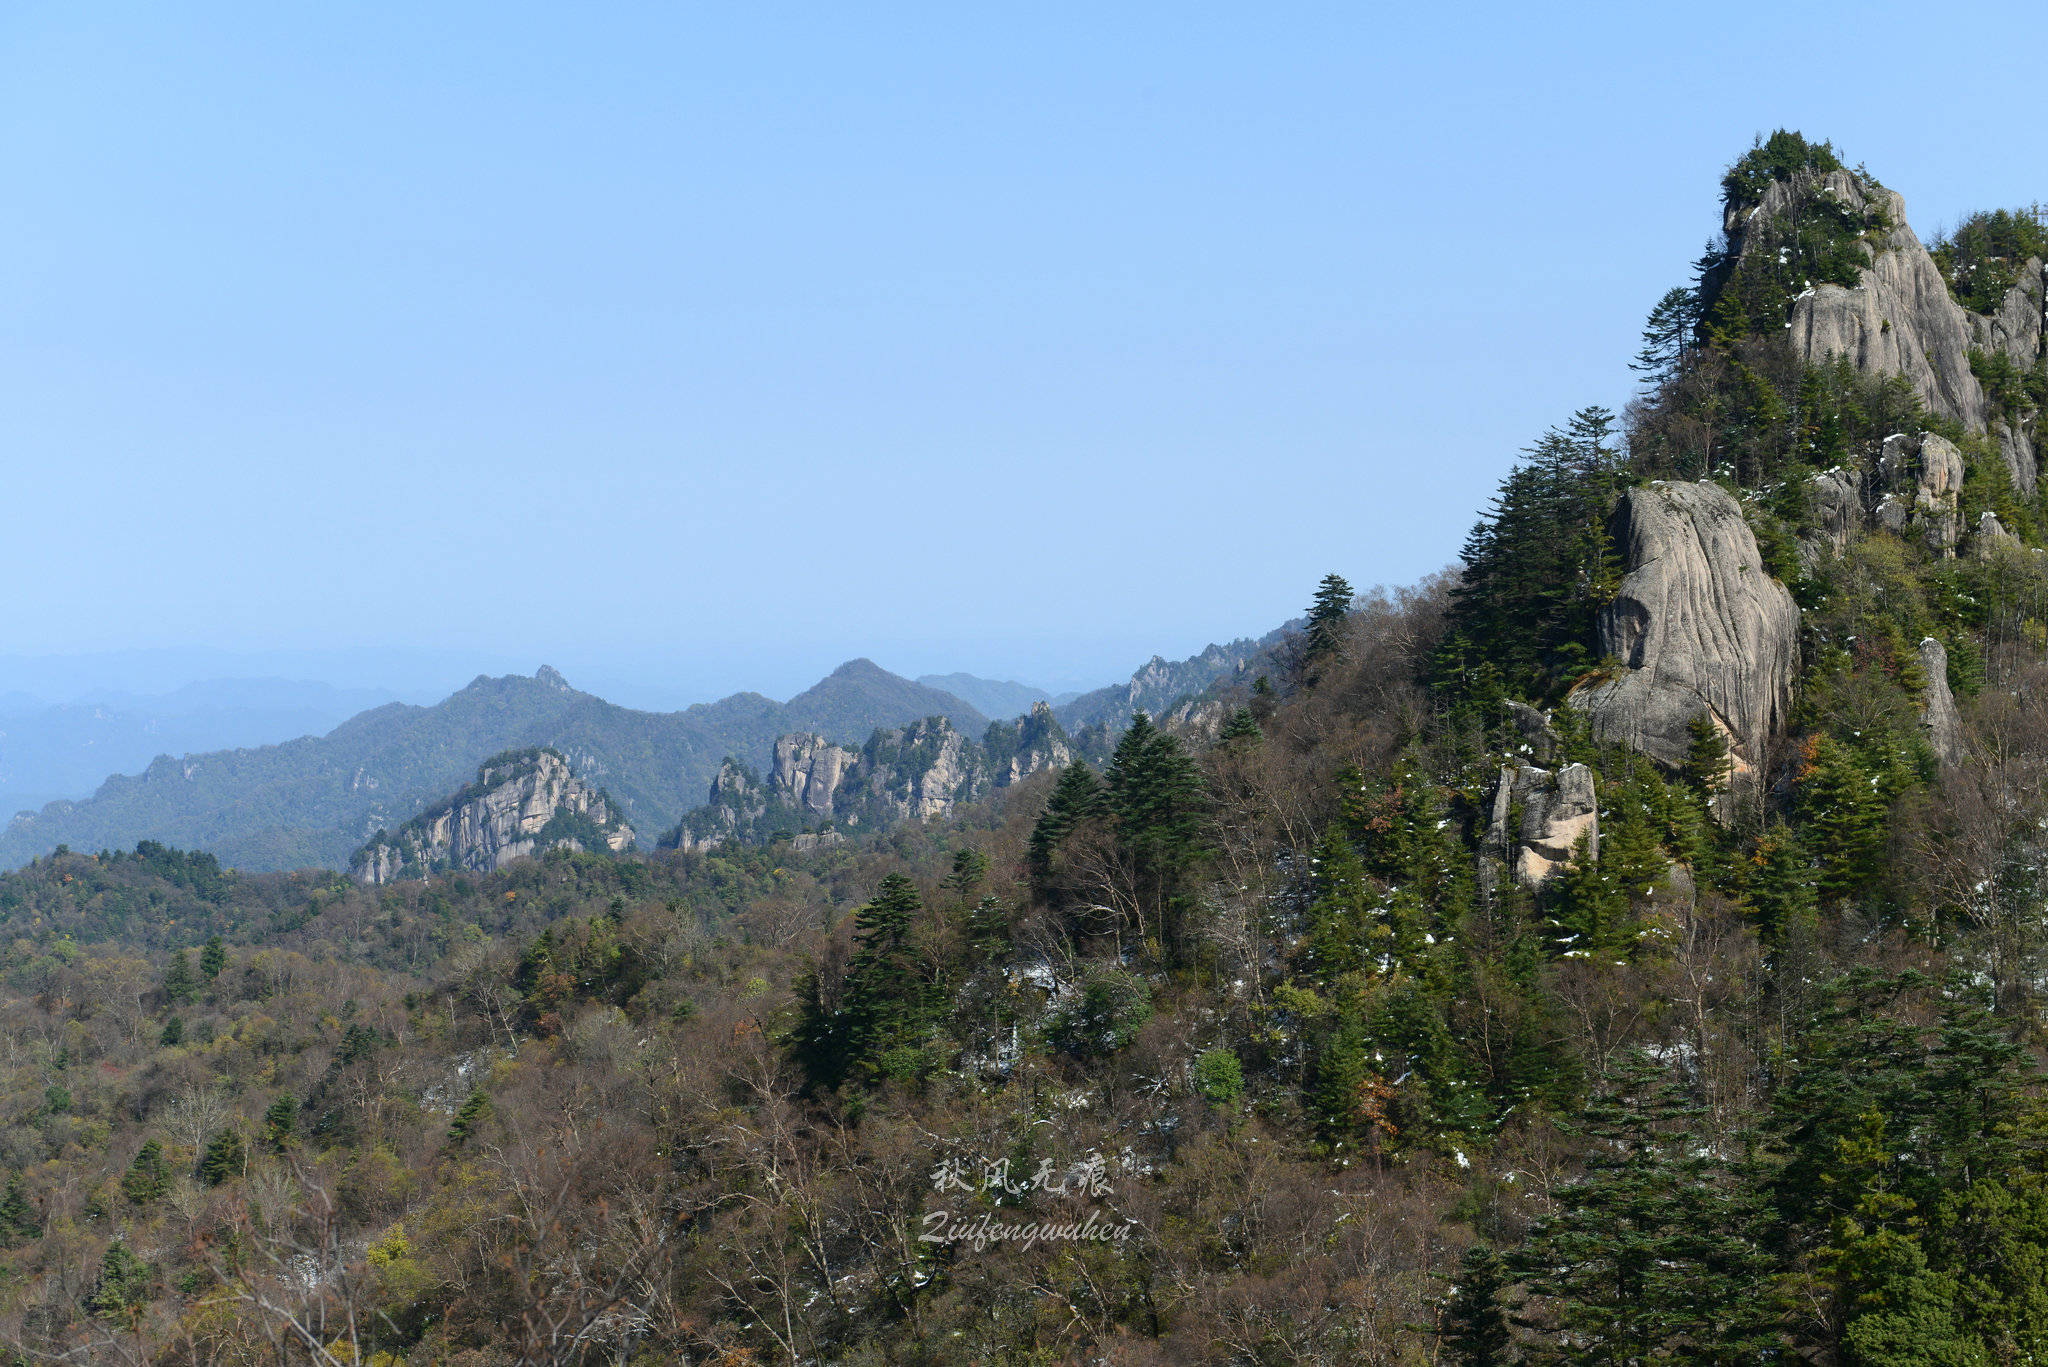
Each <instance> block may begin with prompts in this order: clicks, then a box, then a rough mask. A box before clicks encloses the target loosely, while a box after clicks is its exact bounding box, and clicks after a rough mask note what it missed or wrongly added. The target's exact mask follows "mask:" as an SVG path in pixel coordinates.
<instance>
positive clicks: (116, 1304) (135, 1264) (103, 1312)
mask: <svg viewBox="0 0 2048 1367" xmlns="http://www.w3.org/2000/svg"><path fill="white" fill-rule="evenodd" d="M149 1280H150V1271H149V1264H148V1263H145V1262H143V1261H142V1259H140V1258H138V1257H136V1256H135V1251H134V1250H133V1249H131V1248H129V1247H128V1245H127V1243H126V1242H125V1241H124V1240H121V1239H116V1240H114V1242H113V1243H111V1244H108V1245H107V1251H106V1255H105V1256H104V1257H102V1258H101V1259H100V1270H99V1274H98V1275H97V1276H95V1277H94V1278H93V1283H92V1292H91V1294H89V1295H88V1296H87V1297H86V1301H85V1304H86V1308H87V1309H88V1310H90V1311H92V1313H93V1314H94V1315H96V1316H98V1317H99V1318H101V1319H105V1320H125V1319H128V1318H129V1317H130V1316H131V1315H133V1313H134V1312H135V1311H136V1310H138V1309H140V1308H141V1307H142V1306H143V1305H144V1304H145V1303H147V1302H148V1300H149Z"/></svg>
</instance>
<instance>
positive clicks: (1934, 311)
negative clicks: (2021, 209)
mask: <svg viewBox="0 0 2048 1367" xmlns="http://www.w3.org/2000/svg"><path fill="white" fill-rule="evenodd" d="M1821 200H1825V201H1828V202H1831V203H1833V204H1836V205H1839V206H1842V207H1844V208H1846V209H1847V210H1849V211H1850V213H1851V214H1852V215H1854V216H1857V217H1861V218H1863V219H1864V220H1865V221H1874V220H1873V215H1875V214H1882V215H1883V217H1884V219H1885V221H1887V222H1888V223H1889V224H1890V227H1889V228H1888V229H1887V230H1885V231H1884V232H1883V233H1882V234H1881V235H1880V236H1878V237H1877V238H1876V240H1875V241H1865V242H1864V243H1862V244H1861V245H1862V248H1863V251H1864V253H1865V255H1866V257H1867V258H1868V264H1867V265H1866V266H1865V267H1864V268H1863V270H1862V272H1861V275H1860V277H1859V279H1858V281H1857V283H1856V285H1855V286H1854V287H1851V288H1844V287H1842V286H1840V285H1830V284H1822V285H1815V286H1813V287H1811V288H1810V289H1808V290H1806V291H1805V292H1804V293H1802V294H1801V295H1800V296H1799V298H1798V299H1797V300H1796V301H1795V302H1794V303H1793V305H1792V314H1791V320H1790V325H1789V326H1788V327H1787V329H1786V336H1787V337H1788V338H1789V339H1790V340H1791V343H1792V346H1793V349H1794V350H1795V351H1796V352H1798V354H1799V355H1800V357H1801V359H1803V360H1806V361H1809V362H1812V361H1823V360H1831V359H1833V358H1835V357H1838V356H1840V357H1846V358H1848V360H1849V362H1850V364H1852V365H1854V366H1855V367H1856V368H1857V369H1858V370H1861V371H1863V372H1864V373H1866V374H1871V375H1903V376H1905V377H1906V379H1907V380H1908V381H1909V382H1910V383H1911V384H1912V386H1913V390H1914V392H1915V393H1917V394H1918V395H1919V396H1920V398H1921V399H1922V401H1923V402H1925V403H1926V404H1927V406H1928V408H1930V409H1931V410H1933V411H1934V412H1936V413H1939V414H1942V415H1943V416H1946V417H1949V418H1953V419H1955V420H1956V421H1957V422H1960V423H1962V424H1963V426H1964V427H1966V428H1967V429H1969V430H1970V431H1972V432H1986V431H1990V430H1991V429H1992V427H1993V426H1994V425H2001V426H2002V425H2003V424H1997V423H1996V414H1995V413H1994V411H1993V410H1994V405H1993V404H1992V403H1991V402H1990V400H1989V398H1988V397H1987V396H1986V395H1985V393H1984V388H1983V386H1982V385H1981V384H1979V383H1978V381H1977V377H1976V376H1975V375H1974V374H1972V373H1971V370H1970V350H1971V349H1972V348H1973V347H1974V348H1978V349H1981V350H1986V351H2004V352H2005V353H2006V354H2007V355H2009V356H2011V357H2012V359H2013V360H2014V361H2016V362H2018V363H2019V364H2020V365H2022V366H2032V365H2033V364H2034V361H2035V358H2036V357H2038V356H2040V355H2041V354H2042V302H2043V300H2042V294H2043V278H2042V270H2041V263H2040V262H2039V261H2033V260H2030V261H2028V262H2027V263H2026V264H2025V265H2024V266H2023V267H2022V268H2021V269H2020V272H2019V279H2018V281H2017V283H2015V284H2014V285H2013V287H2012V288H2011V289H2009V290H2007V291H2006V293H2005V296H2004V298H2003V299H2001V300H2000V301H1999V305H1998V307H1997V308H1995V309H1993V310H1992V311H1991V312H1990V313H1988V314H1976V313H1971V312H1970V311H1969V310H1968V309H1965V308H1964V307H1963V306H1962V305H1961V304H1958V303H1957V302H1956V301H1955V299H1954V297H1953V296H1951V295H1950V294H1949V292H1948V287H1947V284H1946V282H1945V281H1943V279H1942V277H1941V270H1940V268H1939V267H1937V266H1936V265H1935V264H1934V258H1933V257H1932V256H1930V255H1929V254H1928V252H1927V249H1926V248H1925V247H1924V246H1923V245H1921V242H1920V239H1919V238H1918V237H1916V236H1915V235H1914V233H1913V230H1912V228H1911V227H1910V226H1908V225H1907V222H1906V202H1905V200H1904V199H1903V198H1901V197H1900V196H1899V195H1898V194H1897V193H1895V192H1893V191H1891V190H1886V189H1882V188H1880V187H1877V186H1872V185H1865V184H1864V183H1863V182H1862V181H1860V180H1858V179H1857V178H1856V177H1855V176H1854V175H1853V174H1851V173H1850V172H1848V171H1831V172H1828V173H1826V174H1825V175H1823V174H1820V173H1818V172H1814V171H1802V172H1800V173H1799V174H1798V175H1796V176H1794V177H1792V179H1790V180H1788V181H1777V182H1774V183H1773V184H1772V185H1771V186H1770V188H1769V189H1768V190H1766V191H1765V193H1764V196H1763V200H1762V202H1761V203H1759V204H1758V205H1757V206H1756V207H1755V208H1754V209H1738V208H1736V207H1734V206H1731V207H1730V209H1729V217H1728V220H1727V224H1726V226H1727V228H1728V230H1729V236H1730V241H1731V245H1733V246H1734V247H1735V249H1736V250H1737V251H1738V252H1739V251H1743V250H1746V249H1747V248H1748V245H1749V244H1748V242H1747V241H1746V239H1747V238H1748V237H1749V235H1750V234H1749V227H1750V225H1751V224H1753V223H1758V222H1768V221H1770V220H1772V219H1773V218H1775V217H1776V216H1778V215H1780V214H1783V213H1785V212H1787V211H1788V210H1792V209H1794V208H1796V207H1797V206H1799V205H1802V204H1805V203H1809V202H1813V201H1821ZM1760 240H1761V239H1760ZM1999 450H2000V453H2001V455H2003V457H2004V459H2005V463H2006V466H2007V468H2008V469H2009V470H2010V471H2011V473H2012V477H2013V483H2014V485H2015V487H2017V488H2018V489H2020V490H2021V491H2022V492H2023V493H2025V494H2027V495H2028V496H2031V495H2032V494H2033V491H2034V488H2035V485H2036V482H2037V477H2038V468H2037V463H2036V456H2035V442H2034V432H2033V431H2032V430H2031V423H2029V424H2026V425H2022V426H2015V427H2012V428H2009V429H2008V430H2006V431H2004V432H2002V433H2001V434H2000V435H1999Z"/></svg>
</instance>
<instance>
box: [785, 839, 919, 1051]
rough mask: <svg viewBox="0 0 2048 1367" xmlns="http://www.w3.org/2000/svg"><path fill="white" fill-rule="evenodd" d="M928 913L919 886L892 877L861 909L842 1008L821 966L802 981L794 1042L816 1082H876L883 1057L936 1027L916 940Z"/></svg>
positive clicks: (912, 1045) (897, 874) (911, 1045)
mask: <svg viewBox="0 0 2048 1367" xmlns="http://www.w3.org/2000/svg"><path fill="white" fill-rule="evenodd" d="M923 913H924V901H923V899H922V898H921V897H919V896H918V892H917V885H916V884H915V883H913V882H911V881H910V880H909V879H908V878H906V877H904V876H903V875H902V874H900V873H892V874H889V875H888V876H887V877H885V878H883V879H882V882H881V884H880V886H879V887H877V888H876V890H875V896H874V897H873V899H871V900H870V901H869V902H868V903H867V904H866V905H865V906H863V907H861V908H860V910H859V911H857V912H855V913H854V942H855V949H854V952H853V957H852V959H851V960H850V961H849V962H848V964H847V969H846V979H845V983H844V986H843V988H842V989H841V991H840V994H839V1001H838V1004H837V1006H836V1007H831V1006H828V1005H827V999H826V995H825V990H824V984H823V982H822V981H821V980H820V979H819V977H818V975H817V972H816V971H815V970H813V971H812V972H811V973H810V974H809V975H807V977H806V978H805V979H804V980H803V981H802V982H801V983H800V984H799V991H798V1012H799V1019H798V1022H797V1026H796V1029H795V1031H794V1033H793V1035H792V1041H791V1042H792V1045H793V1049H794V1053H795V1056H796V1058H797V1061H798V1062H799V1064H801V1066H802V1067H803V1068H804V1071H805V1072H806V1074H807V1075H808V1076H809V1077H810V1079H811V1081H812V1083H813V1084H814V1085H818V1086H824V1087H836V1086H838V1085H839V1084H840V1083H842V1082H845V1081H848V1080H854V1081H872V1080H874V1079H875V1078H876V1077H878V1076H879V1075H880V1073H881V1072H882V1071H883V1066H884V1055H886V1054H888V1053H889V1052H890V1051H891V1050H893V1049H903V1048H911V1047H914V1046H915V1044H916V1043H917V1042H918V1040H919V1039H920V1038H921V1037H922V1035H923V1034H924V1032H925V1030H926V1029H927V1028H928V1027H929V1025H930V1023H931V1018H932V1011H933V1007H934V1001H933V992H932V985H931V983H929V982H928V981H927V980H926V977H925V974H924V971H923V966H922V964H921V963H920V961H919V958H918V955H917V953H916V948H915V945H914V943H913V940H914V934H915V930H916V927H917V924H918V921H919V919H920V918H921V917H922V915H923Z"/></svg>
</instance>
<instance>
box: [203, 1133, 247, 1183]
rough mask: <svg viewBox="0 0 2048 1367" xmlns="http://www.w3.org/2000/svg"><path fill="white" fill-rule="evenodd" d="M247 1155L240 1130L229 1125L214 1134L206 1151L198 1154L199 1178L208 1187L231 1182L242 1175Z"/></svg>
mask: <svg viewBox="0 0 2048 1367" xmlns="http://www.w3.org/2000/svg"><path fill="white" fill-rule="evenodd" d="M248 1156H249V1151H248V1146H247V1145H246V1144H244V1143H243V1142H242V1131H241V1130H240V1129H239V1128H238V1127H237V1126H234V1125H230V1126H228V1127H227V1128H226V1129H224V1130H222V1131H221V1132H220V1133H219V1134H217V1135H215V1136H214V1137H213V1139H212V1141H211V1142H210V1143H208V1144H207V1146H206V1152H205V1153H203V1154H201V1155H200V1158H199V1178H200V1180H201V1181H203V1182H205V1183H206V1185H207V1186H209V1187H217V1186H219V1185H220V1184H221V1183H223V1182H231V1181H233V1180H234V1179H235V1178H237V1177H240V1176H241V1175H242V1170H243V1168H244V1167H245V1166H247V1163H248Z"/></svg>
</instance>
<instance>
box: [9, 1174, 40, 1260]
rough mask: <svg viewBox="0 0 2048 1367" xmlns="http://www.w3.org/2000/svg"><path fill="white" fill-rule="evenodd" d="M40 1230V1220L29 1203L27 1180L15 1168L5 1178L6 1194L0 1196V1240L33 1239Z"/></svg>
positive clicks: (37, 1235)
mask: <svg viewBox="0 0 2048 1367" xmlns="http://www.w3.org/2000/svg"><path fill="white" fill-rule="evenodd" d="M42 1232H43V1227H42V1222H41V1221H40V1220H38V1219H36V1209H35V1207H34V1206H33V1205H31V1204H30V1203H29V1199H28V1181H27V1179H26V1178H24V1177H23V1176H22V1174H21V1170H20V1169H19V1168H17V1169H15V1171H14V1172H13V1173H12V1174H11V1175H10V1176H9V1177H8V1179H7V1192H6V1195H4V1196H0V1240H4V1241H8V1242H11V1241H12V1240H14V1239H34V1238H38V1237H40V1236H41V1235H42Z"/></svg>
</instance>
